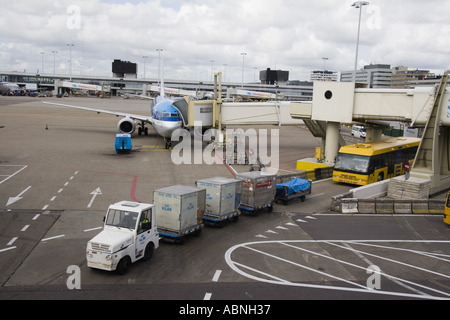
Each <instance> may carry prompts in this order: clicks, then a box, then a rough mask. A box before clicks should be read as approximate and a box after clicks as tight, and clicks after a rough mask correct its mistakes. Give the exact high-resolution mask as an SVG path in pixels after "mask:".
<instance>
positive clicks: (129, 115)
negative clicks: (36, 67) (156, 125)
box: [43, 101, 153, 124]
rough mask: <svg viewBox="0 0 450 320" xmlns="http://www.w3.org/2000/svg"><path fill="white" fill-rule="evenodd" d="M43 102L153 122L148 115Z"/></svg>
mask: <svg viewBox="0 0 450 320" xmlns="http://www.w3.org/2000/svg"><path fill="white" fill-rule="evenodd" d="M43 103H45V104H51V105H54V106H59V107H66V108H73V109H80V110H86V111H92V112H97V113H98V114H100V113H106V114H112V115H115V116H122V117H125V118H131V119H134V120H139V121H144V122H147V123H150V124H153V118H152V117H150V116H141V115H137V114H130V113H123V112H116V111H108V110H102V109H91V108H85V107H78V106H71V105H68V104H61V103H52V102H46V101H44V102H43Z"/></svg>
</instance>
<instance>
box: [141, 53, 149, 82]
mask: <svg viewBox="0 0 450 320" xmlns="http://www.w3.org/2000/svg"><path fill="white" fill-rule="evenodd" d="M142 58H144V79H145V59H148V57H146V56H143V57H142Z"/></svg>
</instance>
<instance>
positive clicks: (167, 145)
mask: <svg viewBox="0 0 450 320" xmlns="http://www.w3.org/2000/svg"><path fill="white" fill-rule="evenodd" d="M164 142H165V143H166V149H170V148H172V141H171V140H170V139H167V138H164Z"/></svg>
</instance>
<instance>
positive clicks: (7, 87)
mask: <svg viewBox="0 0 450 320" xmlns="http://www.w3.org/2000/svg"><path fill="white" fill-rule="evenodd" d="M16 90H20V87H19V85H17V84H15V83H11V82H3V81H2V80H0V91H3V92H5V93H6V92H8V91H16Z"/></svg>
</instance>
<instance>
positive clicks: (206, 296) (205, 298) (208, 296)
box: [203, 293, 212, 300]
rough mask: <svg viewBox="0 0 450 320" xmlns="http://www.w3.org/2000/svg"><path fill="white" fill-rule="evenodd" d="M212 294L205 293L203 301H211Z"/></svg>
mask: <svg viewBox="0 0 450 320" xmlns="http://www.w3.org/2000/svg"><path fill="white" fill-rule="evenodd" d="M211 296H212V293H206V294H205V297H204V298H203V300H211Z"/></svg>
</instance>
